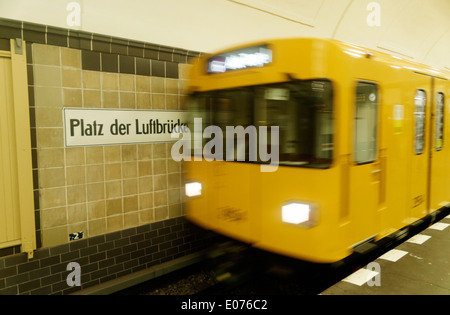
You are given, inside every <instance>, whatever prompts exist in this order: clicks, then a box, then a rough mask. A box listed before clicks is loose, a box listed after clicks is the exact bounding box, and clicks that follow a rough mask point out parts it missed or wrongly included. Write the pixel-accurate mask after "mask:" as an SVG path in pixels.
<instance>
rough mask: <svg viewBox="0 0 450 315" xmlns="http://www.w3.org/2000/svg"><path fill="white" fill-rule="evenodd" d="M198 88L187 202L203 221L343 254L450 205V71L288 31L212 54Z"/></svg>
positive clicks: (266, 244) (290, 246) (289, 249)
mask: <svg viewBox="0 0 450 315" xmlns="http://www.w3.org/2000/svg"><path fill="white" fill-rule="evenodd" d="M188 89H189V96H188V98H187V100H186V108H187V109H188V111H189V113H190V122H189V128H190V135H189V136H190V138H189V139H191V145H190V146H189V147H190V149H191V151H190V152H191V154H190V155H187V156H185V158H184V159H185V161H186V162H185V166H184V167H185V169H184V171H185V194H186V197H185V207H186V208H185V209H186V216H187V218H188V219H189V220H191V221H192V222H193V223H195V224H197V225H199V226H201V227H203V228H205V229H208V230H212V231H214V232H216V233H219V234H222V235H225V236H227V237H230V238H232V239H236V240H239V241H241V242H244V243H248V244H251V245H252V246H254V247H256V248H259V249H262V250H265V251H269V252H273V253H276V254H280V255H284V256H288V257H293V258H297V259H301V260H306V261H311V262H316V263H333V262H337V261H340V260H342V259H344V258H346V257H348V256H349V255H351V254H352V253H353V252H354V250H355V248H357V247H358V246H360V245H361V244H365V243H367V242H377V241H378V240H381V239H383V238H384V237H386V236H389V235H393V233H395V232H396V231H399V230H400V229H403V228H405V227H407V226H409V225H411V224H414V222H417V221H418V220H420V219H421V218H424V217H426V216H427V215H430V214H432V213H434V212H435V211H436V210H438V209H441V208H444V207H446V206H447V205H449V204H450V176H449V175H450V134H449V132H450V128H449V126H450V107H449V106H450V73H449V72H446V71H444V70H438V69H434V68H432V67H429V66H425V65H421V64H417V63H413V62H410V61H407V60H404V59H402V58H398V57H395V56H391V55H389V54H386V53H382V52H378V51H374V50H370V49H366V48H363V47H359V46H355V45H351V44H346V43H342V42H339V41H336V40H325V39H314V38H298V39H279V40H268V41H264V42H258V43H252V44H249V45H245V46H239V47H234V48H231V49H229V50H225V51H222V52H218V53H217V54H211V55H203V56H202V57H201V58H198V59H196V60H195V61H194V62H193V67H192V71H191V74H190V79H189V82H188ZM219 129H220V130H219ZM220 131H222V132H220ZM185 136H186V137H187V135H185Z"/></svg>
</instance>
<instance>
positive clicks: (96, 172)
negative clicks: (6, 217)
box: [0, 19, 209, 295]
mask: <svg viewBox="0 0 450 315" xmlns="http://www.w3.org/2000/svg"><path fill="white" fill-rule="evenodd" d="M10 38H22V39H23V40H25V41H27V43H26V53H27V67H28V86H29V89H28V90H29V105H30V126H31V127H30V128H31V143H32V160H33V182H34V203H35V220H36V242H37V247H38V249H37V250H36V251H35V253H34V257H33V258H32V259H30V260H28V258H27V255H26V254H25V253H20V246H14V247H10V248H3V249H0V295H3V294H65V293H69V292H73V291H74V290H80V289H84V288H88V287H90V286H92V285H95V284H99V283H103V282H105V281H108V280H111V279H116V278H118V277H120V276H122V275H126V274H129V273H132V272H135V271H138V270H141V269H144V268H148V267H150V266H158V264H160V263H163V262H167V261H170V260H173V259H175V258H179V257H182V256H184V255H187V254H190V253H193V252H196V251H199V250H201V249H203V248H204V247H205V246H207V244H208V242H209V239H208V238H204V235H203V234H202V233H200V230H198V229H196V228H195V227H194V226H192V225H191V224H190V223H189V222H187V221H186V220H185V218H184V216H183V207H182V202H183V195H184V194H183V189H182V185H181V180H182V166H181V165H180V164H178V163H176V162H174V161H173V160H172V159H171V157H170V148H171V144H170V143H143V144H129V145H127V144H123V145H112V146H89V147H76V148H74V147H70V148H69V147H67V148H66V147H65V145H64V136H63V108H65V107H78V108H127V109H129V108H132V109H157V110H178V109H181V107H182V104H183V99H184V98H185V93H186V92H185V90H184V86H185V85H184V83H185V80H186V75H187V71H188V68H189V66H188V65H187V62H188V59H190V58H191V57H194V56H196V55H198V53H196V52H191V51H187V50H183V49H179V48H171V47H165V46H159V45H155V44H150V43H142V42H136V41H130V40H127V39H121V38H114V37H108V36H103V35H99V34H91V33H85V32H80V31H72V30H68V29H59V28H54V27H51V26H45V25H37V24H32V23H27V22H21V21H13V20H6V19H0V50H9V49H10V43H9V39H10ZM80 231H82V232H84V239H82V240H77V241H69V233H73V232H80ZM70 261H74V262H78V263H79V264H80V265H81V268H82V277H81V278H82V279H81V280H82V284H81V287H73V288H70V287H68V285H67V283H66V281H65V279H66V277H67V274H68V273H69V272H68V271H66V266H67V263H68V262H70Z"/></svg>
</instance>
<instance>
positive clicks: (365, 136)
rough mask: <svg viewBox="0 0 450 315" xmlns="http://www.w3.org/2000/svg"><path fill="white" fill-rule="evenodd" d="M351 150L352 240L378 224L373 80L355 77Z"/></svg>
mask: <svg viewBox="0 0 450 315" xmlns="http://www.w3.org/2000/svg"><path fill="white" fill-rule="evenodd" d="M354 93H355V95H354V99H355V102H354V105H353V106H354V110H353V111H354V118H353V132H352V135H353V154H352V157H353V158H352V160H353V161H351V163H350V169H349V179H350V180H349V186H350V187H349V193H350V195H349V214H350V218H351V220H352V223H353V224H352V225H353V231H354V237H355V241H356V242H359V241H362V240H366V239H370V238H372V237H374V236H375V234H376V233H377V228H378V225H379V223H378V221H379V220H378V219H377V215H376V214H377V210H378V209H379V208H380V206H381V203H382V202H383V200H382V195H381V193H382V189H381V181H382V162H381V161H382V158H381V156H380V155H381V154H380V135H381V124H380V117H381V106H380V104H381V103H380V93H379V87H378V85H377V84H376V83H373V82H367V81H358V82H357V83H356V89H355V90H354Z"/></svg>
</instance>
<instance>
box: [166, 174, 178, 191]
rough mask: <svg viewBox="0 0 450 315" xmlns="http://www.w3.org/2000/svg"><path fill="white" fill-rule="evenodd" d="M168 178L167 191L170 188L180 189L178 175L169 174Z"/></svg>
mask: <svg viewBox="0 0 450 315" xmlns="http://www.w3.org/2000/svg"><path fill="white" fill-rule="evenodd" d="M167 177H168V185H169V189H172V188H178V189H179V188H180V187H181V176H180V174H179V173H174V174H169V175H167Z"/></svg>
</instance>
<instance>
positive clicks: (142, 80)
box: [136, 75, 150, 93]
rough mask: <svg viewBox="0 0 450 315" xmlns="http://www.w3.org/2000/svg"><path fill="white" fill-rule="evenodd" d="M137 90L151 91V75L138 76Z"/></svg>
mask: <svg viewBox="0 0 450 315" xmlns="http://www.w3.org/2000/svg"><path fill="white" fill-rule="evenodd" d="M136 92H146V93H150V77H147V76H141V75H138V76H136Z"/></svg>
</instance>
